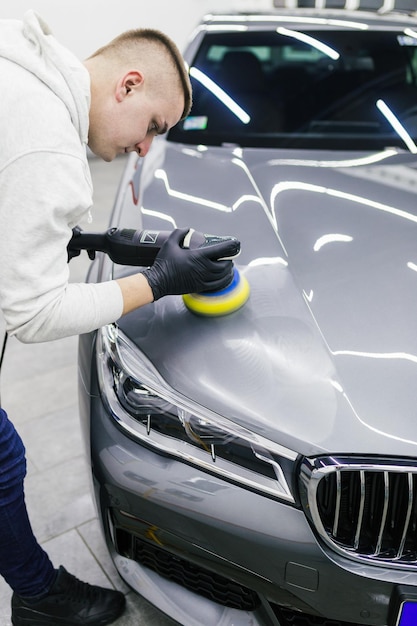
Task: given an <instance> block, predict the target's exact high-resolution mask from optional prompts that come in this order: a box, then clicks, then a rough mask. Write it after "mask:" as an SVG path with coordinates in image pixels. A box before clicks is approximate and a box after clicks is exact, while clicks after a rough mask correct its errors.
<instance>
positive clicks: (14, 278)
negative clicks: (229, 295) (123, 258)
mask: <svg viewBox="0 0 417 626" xmlns="http://www.w3.org/2000/svg"><path fill="white" fill-rule="evenodd" d="M0 87H1V94H2V96H1V98H0V112H1V116H0V124H1V129H0V146H1V150H0V308H1V310H2V312H3V315H4V318H5V321H6V326H7V331H8V333H9V334H12V335H15V336H17V338H18V339H20V340H21V341H24V342H41V341H48V340H53V339H58V338H61V337H65V336H69V335H76V334H80V333H85V332H89V331H91V330H94V329H96V328H98V327H100V326H102V325H104V324H108V323H111V322H114V321H116V320H117V319H118V318H119V317H120V316H121V315H123V314H125V313H128V312H129V311H132V310H133V309H135V308H137V307H140V306H143V305H146V304H149V303H151V302H152V301H154V300H156V299H158V298H160V297H162V296H165V295H168V294H181V293H188V292H191V291H204V290H208V289H219V288H222V287H224V286H226V285H227V284H228V282H229V281H230V279H231V272H232V265H231V262H230V261H217V260H216V259H217V258H221V257H227V256H228V252H229V251H228V247H227V244H219V246H218V248H217V249H216V250H215V252H214V253H213V252H210V253H209V252H207V251H202V250H186V249H184V248H182V246H181V243H182V240H183V238H184V236H185V234H186V232H187V229H184V230H180V229H176V230H174V231H173V233H172V235H171V236H170V238H169V239H168V240H167V242H166V244H165V246H164V247H163V248H162V249H161V251H160V253H159V255H158V257H157V259H156V261H155V263H154V265H153V266H152V267H150V268H147V269H145V270H144V271H142V272H138V273H135V274H133V275H132V276H128V277H124V278H122V279H120V280H117V281H108V282H105V283H101V284H97V285H94V284H84V283H83V284H72V283H69V282H68V265H67V244H68V241H69V239H70V238H71V234H72V227H74V226H75V225H76V224H79V223H82V220H83V219H85V218H86V217H88V216H89V211H90V208H91V205H92V184H91V177H90V172H89V167H88V161H87V156H86V146H87V145H88V146H89V147H90V149H91V150H92V151H93V152H94V153H95V154H96V155H97V156H99V157H101V158H103V159H104V160H106V161H111V160H112V159H114V158H115V157H116V156H117V155H118V154H123V153H125V152H132V151H136V152H137V153H138V155H139V156H141V157H143V156H145V155H146V153H147V152H148V150H149V148H150V145H151V143H152V140H153V138H154V137H155V136H156V135H158V134H162V133H165V132H166V131H167V130H168V129H169V128H171V127H172V126H173V125H174V124H176V123H177V122H178V121H179V120H180V119H181V118H183V117H184V116H186V115H187V114H188V112H189V110H190V107H191V89H190V83H189V79H188V76H187V72H186V70H185V67H184V63H183V60H182V58H181V55H180V54H179V52H178V50H177V48H176V46H175V44H174V43H173V42H172V41H171V40H170V39H169V38H168V37H166V36H165V35H164V34H162V33H160V32H159V31H154V30H149V29H145V30H137V31H129V32H127V33H124V34H122V35H120V36H119V37H117V38H116V39H115V40H113V41H112V42H110V43H109V44H108V45H106V46H104V47H103V48H100V50H98V51H97V52H96V53H95V54H93V55H92V56H91V57H90V58H88V59H87V60H86V61H85V62H84V63H81V62H79V61H78V60H77V59H76V58H75V57H74V56H73V55H72V54H71V53H70V52H69V51H68V50H66V49H65V48H64V47H62V46H61V45H60V44H59V43H58V42H57V41H56V40H55V38H54V37H53V36H52V34H51V33H50V31H49V30H48V28H47V26H46V25H45V24H44V23H43V22H42V20H40V18H39V17H38V16H37V15H36V14H35V13H34V12H32V11H29V12H28V13H27V14H26V15H25V17H24V20H23V21H17V20H4V21H0ZM211 250H212V249H211ZM0 337H1V335H0ZM25 473H26V464H25V457H24V447H23V444H22V442H21V440H20V438H19V436H18V434H17V433H16V430H15V428H14V427H13V425H12V423H11V421H10V420H9V418H8V416H7V414H6V412H5V411H4V410H3V409H0V574H1V575H2V576H3V577H4V578H5V580H6V581H7V582H8V584H9V585H10V586H11V588H12V589H13V596H12V623H13V624H14V626H23V625H25V626H30V625H32V626H33V625H37V626H39V625H40V624H42V625H43V624H53V625H54V626H57V625H58V624H67V625H73V624H84V625H85V624H90V625H98V624H100V625H104V624H108V623H110V622H112V621H113V620H114V619H116V618H117V617H118V616H119V615H120V614H121V613H122V611H123V609H124V596H123V594H121V593H119V592H117V591H114V590H106V589H101V588H98V587H91V586H90V585H88V584H87V583H83V582H81V581H79V580H77V579H76V578H75V577H73V576H72V575H71V574H69V573H68V572H66V570H65V569H64V568H63V567H60V569H59V570H55V569H54V567H53V565H52V563H51V561H50V560H49V558H48V556H47V554H46V553H45V552H44V551H43V549H42V548H41V547H40V546H39V544H38V543H37V541H36V539H35V537H34V536H33V533H32V530H31V526H30V522H29V520H28V517H27V512H26V507H25V502H24V492H23V478H24V476H25Z"/></svg>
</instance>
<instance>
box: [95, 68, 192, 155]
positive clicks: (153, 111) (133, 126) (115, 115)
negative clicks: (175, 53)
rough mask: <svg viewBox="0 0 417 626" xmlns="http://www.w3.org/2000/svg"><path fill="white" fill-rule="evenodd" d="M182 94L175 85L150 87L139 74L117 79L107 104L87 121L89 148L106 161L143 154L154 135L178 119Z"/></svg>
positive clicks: (181, 109) (181, 107)
mask: <svg viewBox="0 0 417 626" xmlns="http://www.w3.org/2000/svg"><path fill="white" fill-rule="evenodd" d="M183 107H184V97H183V94H182V92H181V90H180V88H179V86H177V85H172V84H171V85H169V88H168V85H167V89H166V90H161V89H158V90H157V94H156V95H155V91H154V90H152V88H151V87H148V86H147V85H146V83H145V81H143V80H142V77H141V76H140V75H139V73H138V74H137V75H136V74H135V75H134V73H132V76H131V77H130V78H129V75H127V76H126V77H125V79H124V80H123V81H120V86H119V88H118V90H115V92H114V97H113V98H112V101H111V102H110V103H109V105H108V106H104V107H102V108H99V109H98V110H99V111H100V114H99V115H98V116H95V117H94V116H92V117H91V121H90V133H89V147H90V149H91V150H92V151H93V152H94V154H96V155H97V156H99V157H101V158H102V159H104V160H105V161H112V160H113V159H114V158H115V157H116V156H117V155H118V154H123V153H127V152H137V153H138V155H139V156H141V157H144V156H145V155H146V154H147V152H148V150H149V148H150V146H151V144H152V141H153V139H154V137H155V136H156V135H162V134H164V133H166V132H167V131H168V130H169V129H170V128H171V127H172V126H174V125H175V124H176V123H177V122H178V121H179V120H180V118H181V115H182V112H183Z"/></svg>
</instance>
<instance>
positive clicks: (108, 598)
mask: <svg viewBox="0 0 417 626" xmlns="http://www.w3.org/2000/svg"><path fill="white" fill-rule="evenodd" d="M124 608H125V597H124V595H123V593H121V592H120V591H114V590H112V589H103V588H102V587H95V586H92V585H89V584H88V583H83V582H82V581H81V580H78V578H75V576H73V575H72V574H69V573H68V572H67V571H66V569H65V568H64V567H62V566H61V567H60V568H59V570H58V575H57V578H56V581H55V583H54V584H53V586H52V587H51V590H50V592H49V593H48V595H47V596H45V597H44V598H42V599H41V600H37V601H36V602H35V603H30V602H27V601H25V600H24V599H23V598H21V597H20V596H18V595H16V594H15V593H14V594H13V596H12V624H13V625H14V626H60V625H61V624H62V626H76V625H77V624H85V625H89V626H104V625H105V624H111V622H113V621H114V620H115V619H117V618H118V617H119V615H121V614H122V613H123V610H124Z"/></svg>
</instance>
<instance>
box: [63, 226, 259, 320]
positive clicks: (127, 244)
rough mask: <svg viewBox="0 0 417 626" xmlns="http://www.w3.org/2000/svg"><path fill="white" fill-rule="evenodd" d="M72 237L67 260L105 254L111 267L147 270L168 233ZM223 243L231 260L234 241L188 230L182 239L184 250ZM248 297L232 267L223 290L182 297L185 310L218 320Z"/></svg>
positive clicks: (235, 251)
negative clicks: (84, 254) (229, 245)
mask: <svg viewBox="0 0 417 626" xmlns="http://www.w3.org/2000/svg"><path fill="white" fill-rule="evenodd" d="M72 233H73V234H72V238H71V240H70V242H69V244H68V260H70V259H72V258H73V257H75V256H78V255H79V254H80V252H81V250H87V253H88V256H89V257H90V259H94V258H95V254H96V252H104V253H106V254H107V255H108V256H109V257H110V259H111V260H112V261H113V262H114V263H118V264H120V265H132V266H143V267H149V266H150V265H152V264H153V262H154V261H155V258H156V256H157V254H158V252H159V250H160V249H161V247H162V246H163V244H164V243H165V241H166V240H167V239H168V237H169V235H170V234H171V231H167V230H134V229H131V228H123V229H118V228H109V229H108V230H107V231H105V232H103V233H89V232H84V231H83V230H82V229H81V228H80V227H79V226H76V227H75V228H73V229H72ZM226 240H227V241H231V242H233V243H234V244H235V246H234V249H233V250H232V253H231V255H230V256H228V257H227V259H230V260H232V259H234V258H236V257H237V256H238V254H239V253H240V243H239V241H238V240H237V239H236V238H235V237H229V236H227V237H220V236H218V235H206V234H203V233H200V232H197V231H195V230H193V229H190V230H189V231H188V233H187V235H186V236H185V238H184V242H183V247H184V248H201V247H206V246H211V245H215V244H218V243H219V242H222V241H226ZM218 260H219V261H220V260H225V258H224V257H222V259H218ZM249 293H250V288H249V283H248V281H247V279H246V278H245V277H244V276H242V275H241V274H240V273H239V271H238V269H237V268H236V267H233V279H232V281H231V283H230V284H229V285H228V286H227V287H226V288H225V289H222V290H221V291H205V292H202V293H189V294H185V295H183V301H184V304H185V306H186V307H187V308H188V309H189V310H190V311H192V312H193V313H196V314H197V315H202V316H206V317H219V316H222V315H227V314H229V313H233V312H234V311H237V310H238V309H240V308H241V307H242V306H243V305H244V304H245V302H246V301H247V299H248V298H249Z"/></svg>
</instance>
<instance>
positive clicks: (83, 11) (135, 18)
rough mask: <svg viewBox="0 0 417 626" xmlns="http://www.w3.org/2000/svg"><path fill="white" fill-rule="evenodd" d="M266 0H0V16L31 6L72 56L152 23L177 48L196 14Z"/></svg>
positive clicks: (266, 4) (268, 2)
mask: <svg viewBox="0 0 417 626" xmlns="http://www.w3.org/2000/svg"><path fill="white" fill-rule="evenodd" d="M271 6H272V0H1V6H0V19H3V18H17V19H20V18H21V17H22V16H23V14H24V13H25V11H27V10H28V9H34V10H35V11H36V12H37V13H39V15H40V16H41V17H42V18H43V19H44V20H45V22H46V23H47V24H48V25H49V27H50V28H51V30H52V32H53V33H54V35H55V36H56V38H57V39H59V41H60V42H61V43H62V44H64V45H65V46H67V47H68V48H70V49H71V50H72V52H74V54H75V55H76V56H78V58H80V59H85V58H86V57H87V56H88V55H89V54H91V53H92V52H94V51H95V50H96V49H97V48H99V47H100V46H102V45H103V44H105V43H107V42H108V41H109V40H110V39H112V38H113V37H115V36H116V35H118V34H119V33H121V32H122V31H124V30H128V29H129V28H138V27H147V28H148V27H150V28H158V29H159V30H162V31H164V32H165V33H167V34H168V35H169V36H170V37H171V38H172V39H173V40H174V41H175V42H176V44H177V45H178V46H179V48H180V49H181V50H183V49H184V46H185V44H186V41H187V37H188V34H189V33H190V32H191V30H192V29H193V27H194V26H195V25H196V24H197V23H198V21H199V19H200V17H201V16H202V15H204V14H205V13H207V12H210V11H216V10H217V11H229V10H232V9H237V10H242V9H249V10H253V9H254V8H257V9H259V10H263V9H268V8H270V7H271Z"/></svg>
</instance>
